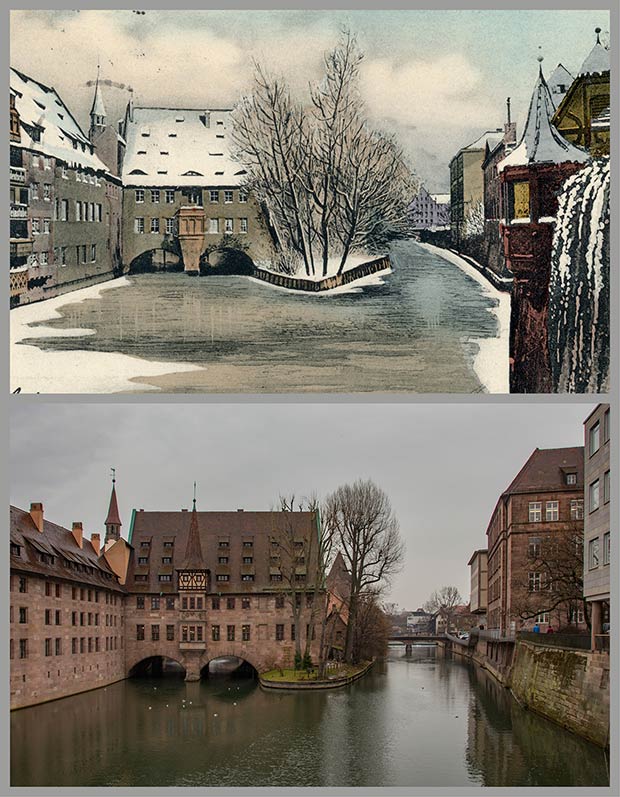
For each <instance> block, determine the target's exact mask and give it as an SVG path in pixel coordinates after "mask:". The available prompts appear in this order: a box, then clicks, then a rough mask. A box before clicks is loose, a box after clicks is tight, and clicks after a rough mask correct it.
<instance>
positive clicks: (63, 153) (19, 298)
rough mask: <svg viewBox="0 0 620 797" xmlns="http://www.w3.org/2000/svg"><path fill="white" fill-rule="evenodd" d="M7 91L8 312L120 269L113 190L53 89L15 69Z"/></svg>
mask: <svg viewBox="0 0 620 797" xmlns="http://www.w3.org/2000/svg"><path fill="white" fill-rule="evenodd" d="M10 88H11V91H10V103H11V104H10V120H11V144H10V163H11V169H10V189H11V230H10V246H11V251H10V253H11V261H10V285H11V288H10V289H11V305H12V306H15V305H17V304H23V303H27V302H31V301H37V300H39V299H44V298H47V297H49V296H55V295H57V294H59V293H64V292H65V291H68V290H74V289H76V288H79V287H83V286H85V285H90V284H92V283H95V282H100V281H101V280H103V279H108V278H110V277H111V276H113V274H114V272H115V271H116V270H117V269H119V268H120V267H121V252H120V228H119V227H118V223H117V221H116V222H115V220H119V219H120V207H121V184H120V180H119V179H118V178H117V177H115V176H114V175H113V174H111V173H110V171H109V170H108V169H107V167H106V165H105V164H104V163H103V162H102V161H101V160H100V158H99V157H98V156H97V154H96V152H95V147H94V145H93V144H92V143H91V141H90V140H89V139H88V138H87V137H86V135H85V134H84V132H83V131H82V129H81V127H80V126H79V124H78V123H77V121H76V120H75V118H74V117H73V115H72V114H71V111H70V110H69V108H68V107H67V106H66V105H65V104H64V102H63V101H62V99H61V98H60V96H59V95H58V93H57V92H56V91H55V90H54V89H53V88H51V87H49V86H46V85H45V84H43V83H40V82H39V81H37V80H35V79H34V78H31V77H28V76H27V75H25V74H23V73H22V72H19V71H17V70H16V69H11V70H10ZM115 224H116V228H115Z"/></svg>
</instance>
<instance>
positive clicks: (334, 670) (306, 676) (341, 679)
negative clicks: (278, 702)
mask: <svg viewBox="0 0 620 797" xmlns="http://www.w3.org/2000/svg"><path fill="white" fill-rule="evenodd" d="M372 665H373V662H372V661H362V662H360V663H358V664H346V663H345V662H330V663H329V664H328V665H327V666H326V667H325V668H324V672H323V673H320V671H319V668H318V667H306V668H301V669H287V668H285V667H276V668H275V669H273V670H269V671H268V672H264V673H261V674H260V675H259V682H260V685H261V686H262V687H263V688H264V689H335V688H337V687H339V686H346V685H347V684H350V683H353V681H357V679H358V678H361V677H362V676H364V675H366V673H367V672H368V670H370V668H371V667H372Z"/></svg>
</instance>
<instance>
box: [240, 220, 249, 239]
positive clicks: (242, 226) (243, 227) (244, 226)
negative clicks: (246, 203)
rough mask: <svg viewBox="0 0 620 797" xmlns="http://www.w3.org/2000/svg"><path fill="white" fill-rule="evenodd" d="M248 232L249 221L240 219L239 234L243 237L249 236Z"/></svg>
mask: <svg viewBox="0 0 620 797" xmlns="http://www.w3.org/2000/svg"><path fill="white" fill-rule="evenodd" d="M247 231H248V220H247V219H246V218H245V217H242V218H240V219H239V232H240V233H241V234H242V235H245V234H247Z"/></svg>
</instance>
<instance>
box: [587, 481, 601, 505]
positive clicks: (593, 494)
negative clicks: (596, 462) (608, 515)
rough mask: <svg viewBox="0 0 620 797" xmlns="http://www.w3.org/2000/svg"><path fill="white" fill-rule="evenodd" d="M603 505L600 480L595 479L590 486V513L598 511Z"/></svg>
mask: <svg viewBox="0 0 620 797" xmlns="http://www.w3.org/2000/svg"><path fill="white" fill-rule="evenodd" d="M600 505H601V489H600V481H599V480H598V479H595V480H594V481H593V482H591V483H590V487H589V488H588V510H589V511H590V513H592V512H596V510H597V509H598V508H599V507H600Z"/></svg>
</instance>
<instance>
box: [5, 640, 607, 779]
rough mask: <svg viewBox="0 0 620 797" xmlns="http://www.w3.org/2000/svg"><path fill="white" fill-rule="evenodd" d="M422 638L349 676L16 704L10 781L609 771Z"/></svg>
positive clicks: (146, 683)
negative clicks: (327, 686) (291, 688)
mask: <svg viewBox="0 0 620 797" xmlns="http://www.w3.org/2000/svg"><path fill="white" fill-rule="evenodd" d="M435 654H436V651H435V648H434V647H432V646H420V647H418V646H416V647H414V649H413V652H412V654H411V655H410V656H405V654H404V648H400V649H399V648H391V649H390V653H389V660H388V661H387V662H383V663H378V664H377V665H376V666H375V667H374V668H373V671H372V672H371V674H370V675H369V676H367V677H366V678H363V679H362V680H360V681H358V682H356V683H355V684H353V685H351V686H350V687H347V688H345V689H341V690H334V691H329V692H316V693H311V694H310V693H309V694H304V693H299V692H282V693H279V692H266V691H263V690H262V689H261V688H260V687H259V686H258V685H257V684H256V682H255V681H252V680H250V679H247V680H238V679H232V678H228V677H218V678H212V679H207V680H204V681H201V682H196V683H186V682H184V681H179V680H176V679H166V678H163V679H138V680H128V681H122V682H120V683H118V684H114V685H113V686H109V687H107V688H106V689H99V690H95V691H92V692H87V693H85V694H82V695H76V696H74V697H70V698H65V699H63V700H58V701H55V702H53V703H47V704H44V705H41V706H37V707H34V708H28V709H23V710H21V711H16V712H13V714H12V717H11V726H12V727H11V780H12V784H13V785H50V786H51V785H67V786H75V785H83V786H95V785H109V786H132V785H142V786H146V785H158V786H244V785H245V786H247V785H253V786H269V785H271V786H287V785H288V786H292V785H298V786H459V785H460V786H464V785H468V784H469V785H475V784H478V785H486V786H492V785H495V786H503V785H508V786H516V785H527V786H533V785H604V784H607V783H608V775H607V768H606V762H605V756H604V753H603V752H602V751H601V750H599V749H598V748H596V747H594V746H592V745H590V744H588V743H587V742H585V741H582V740H580V739H579V738H578V737H576V736H573V735H571V734H570V733H568V732H566V731H564V730H562V729H561V728H559V727H557V726H555V725H553V724H552V723H550V722H548V721H546V720H544V719H542V718H541V717H538V716H536V715H535V714H532V713H529V712H526V711H524V710H523V709H522V708H521V707H520V706H519V705H518V704H517V703H516V702H515V701H514V700H512V698H511V697H510V694H509V693H508V692H507V690H505V689H503V688H502V687H501V686H499V685H498V684H497V683H496V682H495V681H494V680H493V679H492V678H491V677H490V676H488V675H487V674H486V673H485V672H483V671H481V670H479V669H477V668H474V667H469V666H467V665H465V664H463V663H461V662H459V661H452V660H451V659H449V658H445V657H443V656H440V655H438V656H436V655H435Z"/></svg>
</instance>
